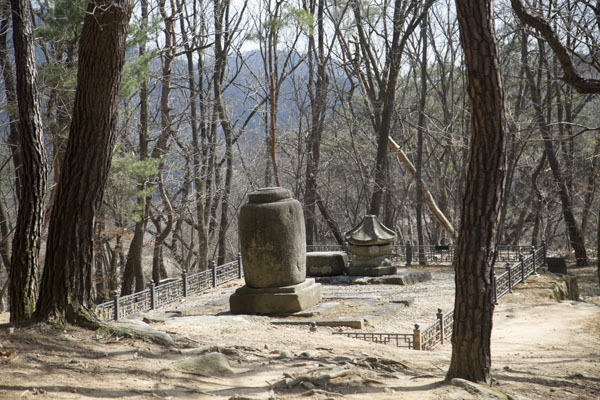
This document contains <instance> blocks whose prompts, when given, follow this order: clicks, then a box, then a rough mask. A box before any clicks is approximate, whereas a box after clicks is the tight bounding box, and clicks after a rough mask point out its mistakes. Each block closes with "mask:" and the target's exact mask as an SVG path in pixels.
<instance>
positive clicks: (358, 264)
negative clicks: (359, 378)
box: [348, 257, 396, 276]
mask: <svg viewBox="0 0 600 400" xmlns="http://www.w3.org/2000/svg"><path fill="white" fill-rule="evenodd" d="M395 273H396V267H394V266H393V265H392V262H391V261H390V260H389V259H387V258H385V257H375V258H362V257H356V258H355V259H354V260H352V262H351V263H350V267H349V268H348V275H359V276H381V275H392V274H395Z"/></svg>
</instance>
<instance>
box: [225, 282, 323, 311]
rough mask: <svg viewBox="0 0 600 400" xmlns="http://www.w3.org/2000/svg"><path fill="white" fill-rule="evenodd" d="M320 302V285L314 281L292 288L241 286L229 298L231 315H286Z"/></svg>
mask: <svg viewBox="0 0 600 400" xmlns="http://www.w3.org/2000/svg"><path fill="white" fill-rule="evenodd" d="M319 301H321V284H320V283H315V280H314V279H306V280H305V281H304V282H302V283H299V284H297V285H292V286H283V287H277V288H260V289H255V288H250V287H247V286H242V287H241V288H239V289H237V290H236V291H235V293H234V294H232V295H231V297H229V309H230V310H231V313H232V314H288V313H294V312H298V311H301V310H304V309H307V308H310V307H312V306H314V305H315V304H317V303H318V302H319Z"/></svg>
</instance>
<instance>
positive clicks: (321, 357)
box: [0, 267, 600, 400]
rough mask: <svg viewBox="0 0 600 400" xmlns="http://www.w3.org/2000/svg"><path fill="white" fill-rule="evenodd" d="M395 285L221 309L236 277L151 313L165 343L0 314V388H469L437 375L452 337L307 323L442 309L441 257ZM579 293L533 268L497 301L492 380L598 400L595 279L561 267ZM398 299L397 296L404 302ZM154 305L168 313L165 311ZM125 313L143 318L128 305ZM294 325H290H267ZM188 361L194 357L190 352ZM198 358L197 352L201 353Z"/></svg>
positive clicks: (377, 319)
mask: <svg viewBox="0 0 600 400" xmlns="http://www.w3.org/2000/svg"><path fill="white" fill-rule="evenodd" d="M427 269H428V270H430V271H431V272H432V275H433V280H432V281H429V282H422V283H417V284H414V285H407V286H392V285H368V286H357V285H323V295H324V299H323V303H324V304H326V305H325V306H321V307H320V308H319V310H320V311H317V312H316V313H315V314H314V315H305V316H303V317H302V316H299V317H288V318H285V319H283V318H275V317H266V316H247V315H231V314H230V313H229V312H228V298H229V295H231V293H233V291H234V290H235V289H236V288H237V287H239V286H240V285H241V284H242V281H234V282H231V283H230V284H228V285H226V286H223V287H219V288H217V289H214V290H212V291H210V292H208V293H205V294H203V295H200V296H194V297H189V298H187V299H185V300H184V301H182V302H179V303H176V304H174V305H171V306H168V307H166V308H165V309H164V310H162V313H155V314H154V321H155V322H153V323H152V324H151V325H152V326H153V327H154V328H156V329H159V330H161V331H164V332H167V333H169V334H170V335H172V336H173V337H174V338H176V340H175V341H176V346H171V347H165V346H161V345H158V344H154V343H149V342H146V341H143V340H140V339H134V338H127V337H118V336H115V335H113V334H108V333H107V332H103V331H96V332H93V331H89V330H84V329H80V328H76V327H72V326H68V327H65V328H58V327H55V326H50V325H45V324H37V325H32V326H28V327H20V328H13V327H9V325H8V324H7V322H8V315H7V314H0V324H1V325H0V398H2V399H5V398H8V399H12V398H15V399H19V398H21V399H80V398H93V399H117V398H126V399H169V398H172V399H180V398H183V399H186V398H189V399H237V400H242V399H257V400H258V399H270V398H273V399H338V398H343V399H374V400H380V399H470V398H477V397H474V396H473V395H471V394H469V392H467V391H466V390H465V389H462V388H459V387H456V386H453V385H451V384H447V383H445V382H444V375H445V372H446V370H447V368H448V365H449V360H450V354H451V347H450V345H449V344H444V345H441V346H438V347H437V348H435V349H434V350H433V351H415V350H409V349H405V348H398V347H395V346H392V345H389V344H388V345H386V344H377V343H370V342H364V341H361V340H358V339H351V338H347V337H343V336H340V335H333V332H336V331H338V330H340V329H343V330H345V331H351V329H350V328H340V327H325V326H318V327H317V329H316V330H311V329H309V325H307V324H305V323H307V322H309V321H311V320H316V321H325V320H339V319H340V318H342V319H344V320H361V321H362V322H363V328H362V330H363V331H371V332H400V333H411V332H412V326H413V324H414V323H415V322H418V323H420V324H421V326H426V325H428V324H429V323H431V322H433V321H434V318H435V312H436V310H437V308H438V307H440V308H443V309H444V311H446V310H450V309H451V308H452V302H453V294H452V293H453V289H454V287H453V286H454V282H453V278H452V275H453V274H452V272H451V270H450V268H449V267H427ZM570 272H571V273H573V274H575V275H577V277H578V281H579V288H580V291H581V296H582V299H583V300H585V301H582V302H574V301H557V300H556V299H554V298H553V297H552V293H553V288H554V287H555V286H556V284H557V282H558V281H559V279H558V277H556V276H554V275H552V274H548V273H542V274H540V275H539V276H532V277H530V278H529V279H528V280H527V284H526V285H518V286H517V287H516V288H515V290H514V293H513V294H507V295H506V296H503V297H502V298H501V299H500V300H499V303H500V304H499V305H498V306H497V307H496V310H495V313H494V328H493V335H492V377H493V382H492V387H493V388H495V389H497V390H499V391H501V392H503V393H505V394H509V395H511V396H516V395H520V396H525V397H526V398H529V399H597V398H600V289H599V287H598V280H597V276H596V272H595V267H586V268H571V269H570ZM407 299H410V301H409V305H408V306H407V305H405V304H403V302H405V301H404V300H407ZM165 311H174V312H170V313H165ZM137 319H141V317H140V316H138V317H137ZM290 321H293V322H296V323H300V325H288V324H274V323H273V322H277V323H287V322H290ZM215 351H218V352H220V353H221V354H223V355H224V356H226V358H227V360H228V362H229V364H230V366H231V371H229V372H227V373H223V374H215V373H206V372H202V371H206V369H203V367H205V365H199V366H196V367H197V368H196V369H192V370H190V368H189V365H190V363H187V364H186V363H185V362H182V361H184V360H190V359H194V358H196V359H198V357H202V354H204V355H206V354H207V353H210V352H215ZM200 360H203V359H202V358H200ZM200 362H205V361H200Z"/></svg>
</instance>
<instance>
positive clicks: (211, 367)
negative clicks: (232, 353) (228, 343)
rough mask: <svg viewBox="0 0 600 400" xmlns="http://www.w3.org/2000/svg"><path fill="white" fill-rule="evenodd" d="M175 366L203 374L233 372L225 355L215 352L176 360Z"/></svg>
mask: <svg viewBox="0 0 600 400" xmlns="http://www.w3.org/2000/svg"><path fill="white" fill-rule="evenodd" d="M176 366H177V367H178V368H180V369H183V370H185V371H188V372H191V373H194V374H199V375H205V376H214V375H228V374H233V373H234V372H235V371H234V370H233V369H232V368H231V366H230V365H229V361H228V360H227V357H225V356H224V355H223V354H221V353H216V352H213V353H206V354H202V355H200V356H197V357H191V358H186V359H185V360H182V361H179V362H177V363H176Z"/></svg>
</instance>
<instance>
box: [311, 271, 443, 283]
mask: <svg viewBox="0 0 600 400" xmlns="http://www.w3.org/2000/svg"><path fill="white" fill-rule="evenodd" d="M394 269H396V268H394ZM430 280H431V272H429V271H422V270H419V271H409V270H399V271H398V272H396V273H395V274H390V275H383V276H334V277H319V278H317V281H318V282H321V283H326V284H332V285H413V284H415V283H418V282H427V281H430Z"/></svg>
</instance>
